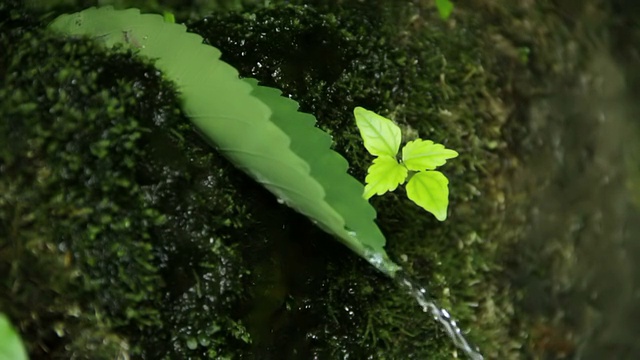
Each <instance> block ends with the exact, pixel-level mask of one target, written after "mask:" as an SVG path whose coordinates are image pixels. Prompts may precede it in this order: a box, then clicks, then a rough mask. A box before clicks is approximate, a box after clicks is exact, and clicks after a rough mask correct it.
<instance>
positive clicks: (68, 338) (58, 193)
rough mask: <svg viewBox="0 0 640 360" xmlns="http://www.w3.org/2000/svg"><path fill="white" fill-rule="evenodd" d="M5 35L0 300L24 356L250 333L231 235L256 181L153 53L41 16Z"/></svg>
mask: <svg viewBox="0 0 640 360" xmlns="http://www.w3.org/2000/svg"><path fill="white" fill-rule="evenodd" d="M1 41H2V46H3V48H4V49H6V51H7V54H9V55H10V56H9V60H8V62H7V63H6V64H3V65H4V66H3V68H2V69H1V71H0V74H2V78H1V80H2V86H1V88H0V98H1V99H2V102H1V103H0V114H1V116H0V117H1V118H2V119H3V120H2V122H1V123H0V174H1V175H2V176H0V189H2V195H1V196H0V273H1V274H3V275H2V282H1V283H0V287H1V288H2V289H1V291H0V309H2V310H3V312H5V313H7V314H8V315H9V316H10V317H11V318H13V319H17V325H18V326H19V328H20V330H21V332H22V333H23V334H24V338H25V340H26V341H27V343H28V346H29V351H30V354H31V357H32V358H34V359H37V358H50V357H53V358H55V357H60V358H69V357H78V358H92V359H102V358H104V359H113V358H117V357H118V356H131V355H133V356H136V357H141V358H184V359H187V358H224V357H226V356H232V355H233V354H236V353H237V352H238V351H242V349H245V348H246V347H247V344H248V343H249V342H250V336H249V335H248V333H247V331H246V329H245V326H244V325H243V323H242V319H241V316H240V315H239V310H238V307H239V306H240V305H241V302H240V300H241V299H242V298H243V297H244V296H245V285H246V281H247V280H246V276H247V275H248V271H249V270H248V269H247V267H246V266H244V264H243V261H244V260H243V259H242V257H241V254H240V249H239V247H238V241H237V240H236V239H242V238H246V237H248V233H251V232H252V231H251V229H252V228H253V229H255V224H256V223H257V221H256V220H254V216H255V215H254V213H253V210H251V208H256V207H257V206H259V205H260V203H261V199H263V198H266V192H265V191H264V190H262V189H261V188H259V187H258V186H257V185H255V184H254V183H253V182H251V181H249V180H248V179H247V178H245V177H244V176H243V175H242V174H240V173H239V172H238V171H237V170H235V169H234V168H233V166H231V165H230V164H229V163H228V162H227V161H226V160H224V159H223V158H221V157H220V156H219V155H217V154H216V153H215V152H213V151H212V150H211V148H210V146H209V145H208V144H207V143H206V142H204V141H203V140H202V139H201V138H200V137H199V136H198V135H197V133H196V132H195V131H194V129H193V128H192V127H191V125H190V123H189V122H188V121H187V120H186V119H185V117H184V116H182V115H181V113H180V111H179V108H178V106H177V100H176V95H175V91H174V90H173V88H172V86H171V84H169V83H167V82H166V81H164V80H163V78H162V76H161V74H160V73H159V72H158V71H156V70H155V69H154V67H153V66H152V65H151V64H145V63H142V62H140V60H139V59H137V58H135V57H134V56H133V55H131V54H126V53H124V54H123V53H109V54H107V53H105V52H104V51H103V50H101V48H100V47H98V46H96V45H95V44H93V43H91V42H88V41H84V40H62V39H60V38H59V37H57V36H52V35H51V34H49V33H47V32H46V31H42V30H40V29H37V28H30V29H26V28H22V29H20V30H19V31H11V32H6V33H4V35H3V37H2V39H1ZM240 188H242V189H244V190H243V191H246V192H247V193H249V194H251V195H250V196H244V195H242V194H241V193H240V191H239V190H238V189H240ZM252 189H253V190H255V191H252ZM255 217H256V218H257V217H259V216H255ZM262 236H263V235H262V234H260V233H259V232H256V234H253V235H251V237H252V238H253V240H254V241H256V242H257V243H259V242H260V241H261V238H262ZM232 239H233V241H232ZM256 247H259V246H258V245H256ZM125 354H127V355H125Z"/></svg>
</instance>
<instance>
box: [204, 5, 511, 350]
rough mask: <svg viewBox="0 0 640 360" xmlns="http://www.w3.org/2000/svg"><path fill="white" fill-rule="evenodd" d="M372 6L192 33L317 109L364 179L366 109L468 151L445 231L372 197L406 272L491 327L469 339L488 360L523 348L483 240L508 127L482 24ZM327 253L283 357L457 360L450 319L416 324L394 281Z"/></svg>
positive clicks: (263, 16) (310, 277) (278, 16)
mask: <svg viewBox="0 0 640 360" xmlns="http://www.w3.org/2000/svg"><path fill="white" fill-rule="evenodd" d="M345 7H346V6H345ZM409 9H411V7H409ZM414 9H416V10H417V9H418V7H415V8H414ZM334 10H335V9H334ZM369 10H370V11H366V10H363V8H362V6H358V5H356V6H355V7H354V8H350V9H348V8H347V9H344V7H343V9H342V10H337V12H335V13H326V12H322V11H317V10H314V9H313V8H310V7H297V6H280V7H276V8H272V9H264V10H260V11H257V12H251V13H244V14H237V15H214V16H211V17H207V18H205V19H203V20H202V21H200V22H197V23H194V24H192V26H191V28H192V29H193V30H194V31H196V32H198V33H200V34H202V35H204V36H205V38H206V39H207V41H208V42H209V43H210V44H212V45H214V46H216V47H218V48H220V49H221V50H222V52H223V59H224V60H226V61H227V62H229V63H231V64H233V65H234V66H236V67H237V68H238V69H239V70H240V73H241V75H242V76H252V77H256V78H258V79H259V80H260V81H261V82H262V83H263V84H265V85H268V86H274V87H278V88H281V89H283V90H284V92H285V94H287V95H288V96H290V97H292V98H294V99H296V100H298V101H299V102H300V104H301V109H302V110H303V111H307V112H310V113H313V114H315V115H316V117H317V118H318V120H319V126H320V127H321V128H323V129H324V130H326V131H328V132H329V133H331V134H332V135H333V136H334V140H335V142H336V144H335V148H336V149H337V150H338V151H339V152H341V153H342V154H344V156H345V157H346V158H347V159H348V160H349V162H350V164H351V169H350V172H351V173H352V174H354V176H356V177H358V178H360V179H363V178H364V175H365V172H366V168H367V167H368V165H369V164H370V161H371V157H370V156H369V155H368V154H367V153H366V151H365V149H364V148H363V146H362V143H361V140H360V139H359V136H358V134H357V129H356V127H355V123H354V120H353V115H352V110H353V108H354V107H355V106H358V105H361V106H365V107H368V108H370V109H373V110H376V111H379V112H381V113H383V114H385V115H389V116H391V117H393V118H395V119H396V121H398V123H399V124H400V125H401V127H404V128H405V132H409V133H413V135H412V136H415V135H416V134H420V136H421V137H423V138H429V139H433V140H435V141H443V142H445V143H446V144H447V146H448V147H451V148H453V149H456V150H459V151H460V153H461V156H460V158H459V159H456V160H455V161H451V162H450V163H448V164H447V166H446V167H444V170H443V171H444V172H445V173H446V174H447V175H448V176H449V177H450V178H451V194H452V195H451V202H452V206H451V208H452V211H453V215H452V217H451V218H450V219H449V220H448V221H447V222H446V223H445V224H440V223H438V222H437V221H435V219H433V218H432V217H431V216H430V215H429V214H427V213H425V212H423V210H421V209H420V208H418V207H416V206H415V205H414V204H412V203H411V202H410V201H408V200H407V199H406V197H405V196H404V194H402V191H397V192H396V194H391V195H386V196H384V197H382V198H376V199H374V200H373V203H374V205H375V206H376V207H377V209H378V219H379V224H380V225H381V227H382V229H383V231H384V232H385V234H386V235H387V238H388V244H389V245H388V248H389V249H390V252H391V254H392V255H393V256H394V257H395V258H396V259H399V258H402V257H405V256H406V258H407V259H408V260H407V262H405V263H404V264H403V266H404V267H405V268H406V269H407V270H409V271H410V272H411V273H412V274H413V275H414V276H416V277H417V278H419V279H420V280H421V281H422V282H423V283H424V284H425V285H427V286H428V287H429V288H430V290H431V291H433V295H434V297H435V298H437V299H439V300H440V301H442V302H443V304H444V305H446V307H448V308H450V309H451V310H452V312H453V314H455V316H456V317H458V318H460V319H461V320H462V324H463V325H464V326H465V327H468V328H474V327H475V326H474V324H482V325H481V326H479V327H478V330H479V329H480V328H481V329H482V330H481V331H478V332H475V331H472V332H471V335H470V337H471V338H472V339H473V340H474V341H476V342H477V343H479V344H480V345H481V347H482V348H483V350H484V351H485V352H486V354H487V355H488V356H489V357H496V358H498V357H503V356H505V354H508V353H509V352H510V351H511V350H510V349H512V348H513V347H516V346H517V340H515V342H514V343H513V344H512V343H502V344H500V343H499V342H500V341H505V342H510V341H511V340H507V339H508V337H507V336H506V331H507V329H506V324H505V323H504V321H505V320H507V319H501V318H498V317H496V315H495V314H494V313H493V306H495V303H494V301H495V302H498V303H499V302H501V301H506V302H508V301H509V300H506V299H505V300H501V299H504V297H503V296H502V295H503V293H502V292H504V291H505V290H504V289H500V288H499V285H497V284H495V283H492V280H491V279H492V277H493V276H495V272H496V271H497V268H496V265H495V263H494V257H495V256H496V248H495V245H493V244H490V243H487V242H486V240H485V237H486V236H488V234H489V233H490V231H491V229H493V228H495V227H496V226H497V224H498V223H499V221H500V219H499V217H492V215H491V214H495V213H496V210H497V209H498V208H499V207H500V206H501V203H500V198H499V196H500V193H499V191H498V190H497V189H496V183H495V182H496V181H497V179H490V177H491V175H490V174H493V173H495V172H497V169H498V167H499V165H500V161H499V154H500V151H499V148H501V147H504V143H503V139H501V133H500V128H501V126H502V124H504V121H505V120H506V119H505V114H504V113H500V112H499V111H497V110H499V106H500V105H499V104H500V103H499V101H498V100H495V99H494V98H492V96H496V94H497V81H498V76H497V75H491V73H490V72H489V71H488V68H490V67H491V66H493V61H494V60H493V59H492V58H491V57H489V56H487V55H483V52H482V49H483V47H484V46H485V40H484V37H483V36H482V28H481V24H480V23H479V21H478V19H477V18H474V17H473V16H470V17H469V18H468V21H467V22H466V23H465V24H464V25H460V26H458V27H457V28H454V29H448V28H446V26H445V24H443V23H442V22H440V21H438V20H434V19H433V18H422V17H415V16H413V15H415V14H411V12H410V11H407V7H406V6H404V7H390V8H387V9H386V10H385V11H383V12H377V11H371V10H372V9H369ZM394 11H395V12H394ZM427 17H428V16H427ZM389 19H393V21H391V22H390V21H388V20H389ZM403 21H404V22H403ZM401 27H402V28H404V29H405V31H399V28H401ZM490 105H494V106H496V108H493V109H491V108H489V107H490ZM407 130H408V131H407ZM410 136H411V135H410ZM405 140H406V139H405ZM480 194H483V196H482V197H480V196H479V195H480ZM478 213H482V214H483V215H484V216H482V217H478V216H477V215H476V214H478ZM318 246H322V245H318ZM317 257H325V260H324V261H325V262H326V263H327V264H328V265H327V268H326V269H322V271H320V272H318V271H313V272H310V271H308V272H307V275H306V276H301V275H300V274H299V275H298V277H302V278H307V280H304V283H305V284H304V285H301V283H302V282H303V281H302V280H298V284H297V285H294V286H293V287H294V288H297V289H298V291H300V290H301V289H304V290H303V291H302V292H301V293H299V294H297V295H295V296H294V295H292V296H291V298H290V299H289V302H288V306H289V309H290V310H289V311H288V312H285V313H283V314H282V315H281V317H283V318H285V319H286V320H281V323H283V324H285V325H283V326H284V327H282V328H281V330H280V331H276V332H275V335H274V339H273V341H274V342H275V343H277V346H276V347H274V350H273V351H278V353H279V354H281V353H282V352H283V351H284V350H283V349H287V346H288V350H286V351H285V353H291V354H293V353H298V354H304V355H302V358H309V357H313V356H319V357H321V358H338V357H343V356H347V355H349V356H352V357H356V358H367V357H369V356H374V357H375V358H389V359H395V358H406V356H407V354H412V356H415V358H424V357H425V356H428V358H430V359H431V358H450V356H451V351H452V348H451V344H450V342H449V340H448V339H447V338H446V337H443V336H441V335H440V333H439V330H438V329H437V327H438V325H436V324H435V323H433V322H431V321H430V317H429V316H427V315H421V316H414V315H413V314H415V312H416V310H417V305H416V304H415V303H414V302H413V300H412V299H411V298H409V297H408V296H406V295H405V294H404V293H401V292H399V291H398V290H396V289H395V288H394V285H393V284H391V283H390V282H385V281H381V279H380V278H379V277H378V275H377V274H374V273H372V271H370V270H369V269H368V268H367V267H366V264H364V263H362V262H354V261H353V260H352V259H350V257H348V256H346V257H345V256H342V255H337V254H336V253H335V252H334V250H333V249H332V251H331V252H319V253H318V254H317ZM308 283H311V284H313V285H310V286H309V285H308ZM300 287H301V288H300ZM469 303H472V304H475V305H474V307H469V306H468V305H467V304H469ZM501 305H502V304H501ZM507 305H508V304H507ZM500 316H503V315H500ZM310 319H317V320H310ZM285 344H286V345H285ZM276 349H277V350H276ZM270 354H271V356H272V357H273V356H276V353H275V352H273V353H270Z"/></svg>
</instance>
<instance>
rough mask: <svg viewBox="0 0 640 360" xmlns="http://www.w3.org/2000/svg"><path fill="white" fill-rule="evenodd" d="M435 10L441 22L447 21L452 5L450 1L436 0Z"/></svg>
mask: <svg viewBox="0 0 640 360" xmlns="http://www.w3.org/2000/svg"><path fill="white" fill-rule="evenodd" d="M436 8H438V14H440V18H441V19H442V20H447V19H448V18H449V16H451V13H452V12H453V3H452V2H451V1H450V0H436Z"/></svg>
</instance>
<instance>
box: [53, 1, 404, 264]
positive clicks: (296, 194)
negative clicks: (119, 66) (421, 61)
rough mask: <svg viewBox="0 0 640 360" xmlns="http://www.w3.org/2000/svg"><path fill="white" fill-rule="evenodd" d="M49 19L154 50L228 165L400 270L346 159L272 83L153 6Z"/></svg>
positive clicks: (73, 31)
mask: <svg viewBox="0 0 640 360" xmlns="http://www.w3.org/2000/svg"><path fill="white" fill-rule="evenodd" d="M50 28H51V29H53V30H55V31H59V32H61V33H65V34H67V35H71V36H86V35H88V36H92V37H94V38H95V39H96V40H98V41H101V42H103V43H104V44H105V45H106V46H107V47H113V46H114V45H120V46H122V47H121V49H122V50H124V51H127V50H134V51H136V52H137V53H138V54H139V55H141V56H144V57H147V58H150V59H153V60H154V64H155V66H156V67H157V68H158V69H159V70H161V71H162V72H163V73H164V74H165V76H166V77H167V78H168V79H170V80H172V81H173V82H174V83H175V84H176V86H177V88H178V90H179V93H180V98H181V101H182V107H183V109H184V112H185V114H186V115H187V116H188V117H189V118H190V120H191V121H192V122H193V123H194V124H195V126H196V127H197V128H198V129H199V130H200V132H201V133H202V134H203V136H204V137H206V138H207V139H208V140H209V141H210V142H211V143H212V144H213V145H214V146H215V147H216V149H217V150H218V151H220V152H221V153H222V154H224V155H225V156H226V157H227V158H229V159H230V160H231V161H232V162H233V163H234V165H236V166H237V167H238V168H240V169H241V170H243V171H245V172H246V173H248V174H249V175H250V176H252V177H253V178H254V179H255V180H256V181H257V182H259V183H260V184H262V185H263V186H264V187H265V188H267V189H268V190H269V191H271V192H272V193H273V194H275V195H276V197H277V198H278V199H279V200H281V201H282V202H283V203H286V204H287V205H288V206H290V207H292V208H294V209H295V210H297V211H298V212H300V213H302V214H304V215H306V216H307V217H309V218H310V219H312V220H313V221H314V223H316V224H317V225H318V226H319V227H321V228H322V229H323V230H325V231H327V232H329V233H331V234H333V235H335V236H336V237H338V239H340V240H341V241H342V242H343V243H344V244H345V245H347V246H348V247H349V248H350V249H351V250H353V251H354V252H356V253H357V254H359V255H360V256H362V257H363V258H365V259H367V260H368V261H369V262H370V263H371V264H373V265H374V266H376V268H378V269H379V270H381V271H383V272H385V273H387V274H388V275H391V276H393V274H394V273H395V272H396V271H397V270H398V269H399V267H398V266H397V265H396V264H394V263H393V262H392V261H391V260H390V259H389V258H388V256H387V254H386V253H385V251H384V248H383V246H384V244H385V238H384V235H383V234H382V233H381V232H380V230H379V228H378V227H377V225H376V224H375V222H374V219H375V215H376V213H375V210H374V209H373V207H372V206H371V205H370V204H369V203H368V202H367V201H366V200H364V199H363V198H362V193H363V187H362V184H360V183H359V182H358V181H357V180H356V179H354V178H352V177H351V176H350V175H348V174H347V172H346V171H347V168H348V164H347V162H346V160H345V159H344V158H343V157H342V156H340V155H339V154H337V153H335V152H334V151H332V150H330V146H331V143H332V142H331V137H330V136H329V135H328V134H326V133H324V132H322V131H321V130H319V129H317V128H316V127H315V118H314V117H313V116H312V115H309V114H302V113H298V112H297V108H298V104H297V103H296V102H294V101H291V100H287V99H286V98H284V97H281V96H280V92H279V91H278V90H275V89H270V88H267V87H262V86H258V85H257V82H256V81H255V80H250V79H240V78H239V76H238V72H237V70H236V69H235V68H233V67H232V66H230V65H229V64H227V63H225V62H223V61H221V60H220V51H219V50H218V49H216V48H214V47H212V46H209V45H205V44H203V39H202V37H200V36H199V35H197V34H193V33H188V32H187V31H186V30H187V29H186V27H185V26H184V25H182V24H173V23H169V22H166V21H165V20H164V18H163V17H162V16H160V15H154V14H140V11H139V10H138V9H128V10H122V11H120V10H114V9H113V8H112V7H104V8H90V9H87V10H84V11H81V12H79V13H75V14H71V15H63V16H60V17H58V18H57V19H56V20H54V22H53V23H52V24H51V25H50ZM398 131H399V130H398ZM398 144H399V134H398ZM398 146H399V145H398ZM398 146H396V152H397V148H398Z"/></svg>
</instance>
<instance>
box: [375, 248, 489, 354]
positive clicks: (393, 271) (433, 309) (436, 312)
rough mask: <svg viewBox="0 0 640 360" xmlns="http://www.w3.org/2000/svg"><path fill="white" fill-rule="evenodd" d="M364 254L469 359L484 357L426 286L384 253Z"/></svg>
mask: <svg viewBox="0 0 640 360" xmlns="http://www.w3.org/2000/svg"><path fill="white" fill-rule="evenodd" d="M363 256H364V258H365V259H367V261H368V262H369V263H370V264H371V265H373V266H374V267H375V268H376V269H378V270H379V271H381V272H382V273H384V274H386V275H388V276H389V277H391V278H392V279H393V280H394V281H395V282H396V284H398V286H400V288H402V290H404V291H406V292H407V293H408V294H409V295H411V296H412V297H413V298H414V299H415V300H416V301H417V302H418V304H420V306H422V311H424V312H428V313H430V314H431V315H432V316H433V318H434V319H435V320H436V321H438V322H439V323H440V325H442V327H443V328H444V330H445V332H446V333H447V335H449V338H451V340H452V341H453V344H454V345H455V346H456V347H457V348H458V349H460V350H462V351H463V352H464V353H465V354H466V355H467V357H468V358H469V359H471V360H483V359H484V357H483V356H482V354H480V352H479V350H478V349H477V348H473V347H472V346H471V344H469V341H467V339H466V338H465V337H464V335H463V334H462V330H460V328H459V327H458V324H457V323H456V321H455V320H454V319H452V318H451V315H449V312H448V311H447V310H445V309H442V308H440V307H439V306H438V304H437V303H436V302H435V300H434V299H432V298H431V297H430V296H429V294H428V292H427V290H426V289H425V288H424V287H422V286H420V285H418V284H417V283H416V282H415V281H413V280H411V279H410V278H409V276H408V275H407V274H405V273H404V272H403V271H402V269H401V268H400V267H398V265H396V264H395V263H394V262H393V261H391V259H389V258H388V257H386V256H382V254H380V253H378V252H375V251H365V252H364V255H363Z"/></svg>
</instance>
